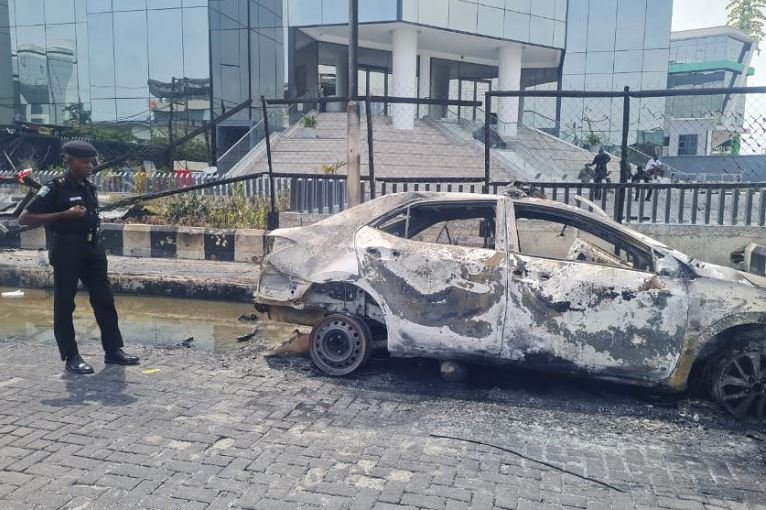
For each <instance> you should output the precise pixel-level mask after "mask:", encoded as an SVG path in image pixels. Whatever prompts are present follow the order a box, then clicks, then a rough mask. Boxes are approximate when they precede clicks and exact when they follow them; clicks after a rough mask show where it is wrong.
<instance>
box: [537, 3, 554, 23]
mask: <svg viewBox="0 0 766 510" xmlns="http://www.w3.org/2000/svg"><path fill="white" fill-rule="evenodd" d="M555 14H556V0H535V1H534V2H532V16H540V17H543V18H551V19H553V17H554V16H555Z"/></svg>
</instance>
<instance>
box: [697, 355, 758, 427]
mask: <svg viewBox="0 0 766 510" xmlns="http://www.w3.org/2000/svg"><path fill="white" fill-rule="evenodd" d="M711 394H712V395H713V397H714V398H715V399H716V400H717V401H718V402H719V403H720V404H721V405H722V406H723V408H724V409H726V411H727V412H729V413H730V414H731V415H732V416H734V417H735V418H737V419H738V420H740V421H743V422H746V423H752V424H758V425H761V424H763V423H766V342H763V341H762V342H751V343H750V344H748V345H746V346H744V347H738V348H734V349H730V350H729V351H726V352H725V353H724V355H723V356H722V357H721V358H720V361H718V363H717V364H716V365H715V369H714V371H713V377H712V380H711Z"/></svg>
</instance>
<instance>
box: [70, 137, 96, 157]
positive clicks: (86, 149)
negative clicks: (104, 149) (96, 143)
mask: <svg viewBox="0 0 766 510" xmlns="http://www.w3.org/2000/svg"><path fill="white" fill-rule="evenodd" d="M64 154H65V155H67V156H72V157H73V158H80V159H88V158H95V157H96V154H98V152H97V151H96V148H95V147H93V146H92V145H91V144H89V143H88V142H81V141H79V140H75V141H72V142H67V143H65V144H64Z"/></svg>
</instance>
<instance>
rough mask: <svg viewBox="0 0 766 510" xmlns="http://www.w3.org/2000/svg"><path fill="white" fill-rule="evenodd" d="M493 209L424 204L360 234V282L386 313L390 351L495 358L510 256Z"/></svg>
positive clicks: (479, 204) (493, 205)
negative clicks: (499, 237) (500, 238)
mask: <svg viewBox="0 0 766 510" xmlns="http://www.w3.org/2000/svg"><path fill="white" fill-rule="evenodd" d="M496 210H497V202H496V201H487V200H483V201H482V200H476V201H460V202H451V203H433V202H429V203H424V204H417V205H412V206H406V207H403V208H402V209H400V210H398V211H394V212H393V213H392V214H391V215H390V216H388V217H386V218H384V219H383V220H381V221H380V222H378V223H377V224H373V225H372V226H368V227H363V228H362V229H361V230H360V231H359V232H358V233H357V236H356V243H355V244H356V252H357V257H358V259H359V265H360V271H361V276H362V282H363V285H366V286H368V289H367V290H368V291H369V292H370V293H371V294H372V295H373V297H375V298H376V299H377V300H378V304H379V305H380V306H381V308H382V309H383V311H384V313H385V315H386V326H387V330H388V349H389V351H391V352H392V353H394V354H396V355H399V356H426V357H434V358H447V359H450V358H459V359H470V358H475V359H486V358H488V357H490V358H496V357H497V356H498V355H499V353H500V349H501V345H502V326H503V319H504V316H505V304H506V278H507V267H506V262H507V253H506V251H505V249H504V247H503V246H504V241H502V240H497V239H496V234H495V233H496V228H495V225H496V224H497V223H498V222H497V221H496V215H497V213H496ZM501 225H504V224H503V223H502V222H501ZM504 228H505V227H504V226H503V227H501V229H502V230H503V231H504Z"/></svg>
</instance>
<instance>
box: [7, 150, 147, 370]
mask: <svg viewBox="0 0 766 510" xmlns="http://www.w3.org/2000/svg"><path fill="white" fill-rule="evenodd" d="M95 158H96V149H95V148H94V147H93V146H92V145H91V144H89V143H85V142H68V143H66V144H64V165H65V166H66V167H67V169H68V171H67V173H66V175H65V176H63V177H58V178H56V179H53V180H52V181H50V182H49V183H47V184H46V185H45V186H43V187H42V188H40V191H39V192H38V193H37V195H36V196H35V197H34V198H33V199H32V201H31V202H30V203H29V205H28V206H27V208H26V209H25V210H24V212H23V213H22V214H21V216H20V217H19V223H20V224H22V225H32V226H38V225H45V226H46V231H47V234H48V239H49V240H50V243H49V245H48V246H49V252H48V254H49V259H50V263H51V265H52V266H53V331H54V334H55V336H56V343H57V344H58V348H59V352H60V353H61V359H62V360H64V361H65V368H66V370H67V371H69V372H73V373H76V374H92V373H93V368H92V367H91V366H90V365H88V364H87V363H86V362H85V361H84V360H83V359H82V357H81V356H80V353H79V351H78V349H77V342H76V341H75V331H74V323H73V322H72V313H73V312H74V309H75V302H74V297H75V294H76V293H77V282H78V280H81V281H82V283H83V285H84V286H85V287H86V288H87V289H88V292H89V294H90V304H91V306H92V307H93V312H94V313H95V315H96V322H97V323H98V326H99V328H100V329H101V343H102V345H103V347H104V351H105V353H106V354H105V356H104V362H105V363H114V364H118V365H137V364H138V363H139V359H138V357H137V356H129V355H127V354H125V352H124V351H123V350H122V347H123V341H122V334H121V333H120V328H119V325H118V324H117V310H116V309H115V307H114V297H113V296H112V290H111V288H110V287H109V279H108V278H107V274H106V269H107V261H106V253H105V251H104V248H103V246H101V242H100V231H99V227H100V222H99V217H98V198H97V196H96V187H95V186H94V185H93V184H91V183H90V182H88V177H90V175H91V173H92V172H93V165H94V162H95Z"/></svg>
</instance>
